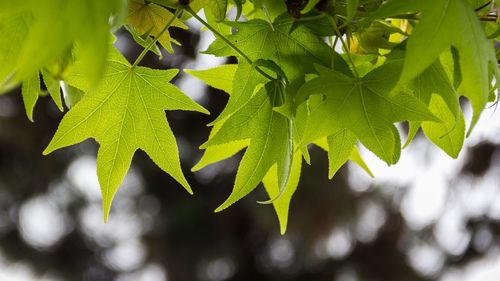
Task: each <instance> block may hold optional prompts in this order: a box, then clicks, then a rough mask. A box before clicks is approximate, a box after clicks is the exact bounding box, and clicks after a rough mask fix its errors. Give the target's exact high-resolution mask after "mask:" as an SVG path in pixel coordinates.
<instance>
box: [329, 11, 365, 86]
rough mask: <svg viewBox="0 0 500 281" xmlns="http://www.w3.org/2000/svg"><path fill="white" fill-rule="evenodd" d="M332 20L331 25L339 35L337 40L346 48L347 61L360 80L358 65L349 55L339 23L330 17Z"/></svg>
mask: <svg viewBox="0 0 500 281" xmlns="http://www.w3.org/2000/svg"><path fill="white" fill-rule="evenodd" d="M328 19H329V20H330V23H331V24H332V25H333V28H334V29H335V33H336V34H337V38H338V39H339V40H340V43H342V47H343V48H344V52H345V54H346V56H347V59H348V60H349V63H351V65H352V71H353V72H354V76H355V77H356V78H358V79H359V73H358V71H357V70H356V65H355V64H354V61H353V60H352V57H351V54H350V53H349V48H348V47H347V44H346V43H345V41H344V38H342V34H341V33H340V30H339V27H338V26H337V23H336V22H335V20H334V19H333V18H332V17H331V16H330V17H328Z"/></svg>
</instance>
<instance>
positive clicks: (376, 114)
mask: <svg viewBox="0 0 500 281" xmlns="http://www.w3.org/2000/svg"><path fill="white" fill-rule="evenodd" d="M400 70H401V61H400V60H393V61H389V62H387V63H385V64H384V65H383V66H381V67H378V68H376V69H375V70H373V71H371V72H369V73H368V74H367V75H366V76H364V77H362V78H353V77H348V76H346V75H343V74H341V73H339V72H336V71H332V70H330V69H326V68H323V67H319V68H318V71H319V76H318V77H317V78H314V79H312V80H311V81H309V82H307V83H306V84H305V85H304V86H303V87H302V88H301V92H302V93H305V94H307V95H324V96H325V97H326V100H325V101H324V102H321V103H320V104H319V105H318V106H317V107H316V108H315V109H312V110H311V114H310V117H309V120H308V122H309V124H310V125H309V126H306V128H305V133H304V135H303V139H304V140H303V141H305V142H306V143H307V139H310V140H314V139H318V138H321V137H324V136H328V135H331V134H332V133H334V132H337V131H338V130H340V129H343V128H345V129H348V130H349V131H351V132H353V133H354V134H355V135H356V137H357V138H358V139H359V140H360V141H361V143H362V144H363V145H364V146H366V147H367V148H368V149H370V150H371V151H372V152H373V153H375V154H376V155H377V156H378V157H380V158H381V159H382V160H384V161H386V162H387V163H388V164H394V163H396V162H397V160H398V159H399V154H400V143H399V142H400V139H399V133H398V131H397V129H396V128H395V127H394V125H393V124H394V123H395V122H399V121H404V120H432V121H439V120H438V119H437V118H436V117H435V116H434V115H433V114H432V113H431V112H430V111H429V110H428V109H427V107H426V106H425V104H423V103H422V102H420V101H419V100H418V99H416V98H415V97H413V96H411V95H408V94H404V93H398V94H395V95H394V94H391V91H392V89H393V88H394V86H395V85H396V83H397V81H398V77H399V75H398V74H399V71H400Z"/></svg>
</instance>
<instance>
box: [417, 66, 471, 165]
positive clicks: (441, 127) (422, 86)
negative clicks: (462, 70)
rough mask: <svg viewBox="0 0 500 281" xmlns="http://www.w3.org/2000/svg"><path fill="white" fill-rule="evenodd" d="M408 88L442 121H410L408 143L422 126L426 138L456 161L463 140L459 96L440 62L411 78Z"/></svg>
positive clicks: (463, 123)
mask: <svg viewBox="0 0 500 281" xmlns="http://www.w3.org/2000/svg"><path fill="white" fill-rule="evenodd" d="M410 87H411V89H412V90H413V92H414V94H415V96H416V97H417V98H418V99H419V100H421V101H422V102H423V103H424V104H426V105H428V106H429V109H430V111H431V112H432V113H434V114H435V115H436V116H437V117H438V118H439V119H441V120H442V122H413V121H412V122H410V131H409V134H408V140H407V144H408V143H409V142H410V141H411V140H412V139H413V137H414V136H415V134H416V133H417V131H418V129H419V127H420V126H422V129H423V131H424V133H425V135H426V136H427V137H428V138H429V139H430V140H431V141H432V142H433V143H434V144H436V145H437V146H439V147H440V148H441V149H442V150H443V151H445V152H446V153H447V154H448V155H450V156H451V157H453V158H456V157H457V156H458V154H459V152H460V151H461V150H462V145H463V142H464V138H465V120H464V116H463V113H462V111H461V110H460V104H459V101H458V95H457V93H456V91H455V89H454V88H453V85H452V83H451V81H450V79H449V78H448V76H447V74H446V72H445V70H444V69H443V67H442V65H441V63H440V62H439V61H438V62H435V63H434V64H432V65H431V66H430V67H429V68H428V69H427V70H425V71H424V72H422V73H421V74H420V75H419V76H417V78H415V79H414V81H413V83H412V84H411V85H410Z"/></svg>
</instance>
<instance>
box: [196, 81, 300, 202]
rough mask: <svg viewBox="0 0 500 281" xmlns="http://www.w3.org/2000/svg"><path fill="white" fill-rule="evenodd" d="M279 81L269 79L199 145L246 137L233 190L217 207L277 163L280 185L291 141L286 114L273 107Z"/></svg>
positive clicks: (287, 173)
mask: <svg viewBox="0 0 500 281" xmlns="http://www.w3.org/2000/svg"><path fill="white" fill-rule="evenodd" d="M282 91H283V89H282V86H281V85H280V82H277V81H272V82H269V83H267V84H266V85H265V87H263V88H262V89H261V90H260V91H259V92H257V93H256V94H255V95H254V96H253V97H252V98H251V99H250V100H249V101H248V102H246V103H245V105H244V106H243V107H241V108H240V109H238V110H237V111H236V112H235V113H234V114H233V115H231V117H229V118H228V120H227V121H225V122H224V124H223V125H222V127H221V128H220V130H219V131H217V133H215V135H214V136H213V137H212V138H210V139H209V140H208V141H207V142H206V143H205V144H203V145H202V146H201V148H207V147H210V146H214V145H221V144H225V143H230V142H233V141H240V140H247V139H250V144H249V145H248V148H247V150H246V152H245V155H244V156H243V159H242V160H241V163H240V166H239V168H238V173H237V175H236V181H235V184H234V188H233V192H232V193H231V195H230V196H229V198H228V199H227V200H226V201H225V202H224V203H223V204H222V205H221V206H219V207H218V208H217V210H216V211H221V210H224V209H225V208H227V207H229V206H230V205H232V204H233V203H234V202H236V201H238V200H239V199H241V198H242V197H244V196H246V195H247V194H249V193H250V192H251V191H252V190H254V189H255V187H257V185H258V184H259V183H260V182H261V181H262V179H263V178H264V176H265V175H266V173H267V172H268V171H269V169H270V168H271V167H272V165H274V164H275V163H277V165H278V178H279V184H280V187H282V188H284V186H285V185H286V183H287V182H288V178H289V176H290V171H291V170H290V169H291V166H292V154H293V143H292V141H291V139H292V136H291V127H290V123H289V120H288V118H286V117H285V116H283V115H281V114H280V113H277V112H275V111H274V110H273V108H274V107H276V106H277V105H279V104H280V102H282V95H283V92H282Z"/></svg>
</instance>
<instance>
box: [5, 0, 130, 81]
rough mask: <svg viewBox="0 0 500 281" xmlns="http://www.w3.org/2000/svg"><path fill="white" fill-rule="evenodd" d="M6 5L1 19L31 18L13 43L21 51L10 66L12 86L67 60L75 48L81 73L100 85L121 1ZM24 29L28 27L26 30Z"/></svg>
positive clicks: (50, 0)
mask: <svg viewBox="0 0 500 281" xmlns="http://www.w3.org/2000/svg"><path fill="white" fill-rule="evenodd" d="M3 2H8V3H2V5H1V6H0V15H2V14H7V15H13V14H18V13H21V14H24V15H28V18H29V20H24V22H23V23H22V25H20V27H21V28H20V29H21V30H20V31H21V34H22V35H23V36H21V35H20V36H18V37H16V39H17V40H16V41H14V42H15V43H14V46H15V47H16V48H19V50H18V51H15V53H14V54H15V56H14V58H12V59H11V60H12V62H13V64H12V65H9V66H7V67H8V68H10V70H13V71H15V75H14V77H13V78H12V79H13V81H12V83H17V82H19V81H22V80H24V79H27V78H28V77H30V76H31V75H33V74H34V73H35V72H36V71H39V70H40V69H42V68H43V67H44V66H45V65H46V64H48V63H50V62H51V61H53V60H54V59H58V58H59V57H61V56H64V55H65V53H67V51H68V49H71V48H72V47H73V46H74V45H75V44H77V45H78V46H79V48H80V56H81V57H82V61H83V63H82V67H83V69H82V71H84V72H85V74H86V75H88V76H89V78H90V81H92V82H97V80H98V78H99V77H100V76H101V74H102V70H103V67H104V62H105V60H106V52H107V45H108V41H109V34H110V33H109V29H110V16H112V15H115V14H118V13H119V10H120V9H121V8H122V6H123V5H122V3H121V1H120V0H109V1H101V0H88V1H80V0H40V1H33V0H20V1H16V2H15V3H14V2H11V1H3ZM89 19H91V20H89ZM25 25H27V26H28V27H27V29H26V30H23V29H24V28H25ZM17 31H18V30H17V28H15V29H12V30H10V29H9V32H13V33H16V32H17ZM12 36H14V35H12ZM16 36H17V35H16ZM7 38H10V37H9V36H8V37H7ZM20 42H22V43H21V44H20V45H18V44H17V43H20ZM9 45H10V43H9ZM10 55H12V54H10ZM2 67H4V66H2Z"/></svg>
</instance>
